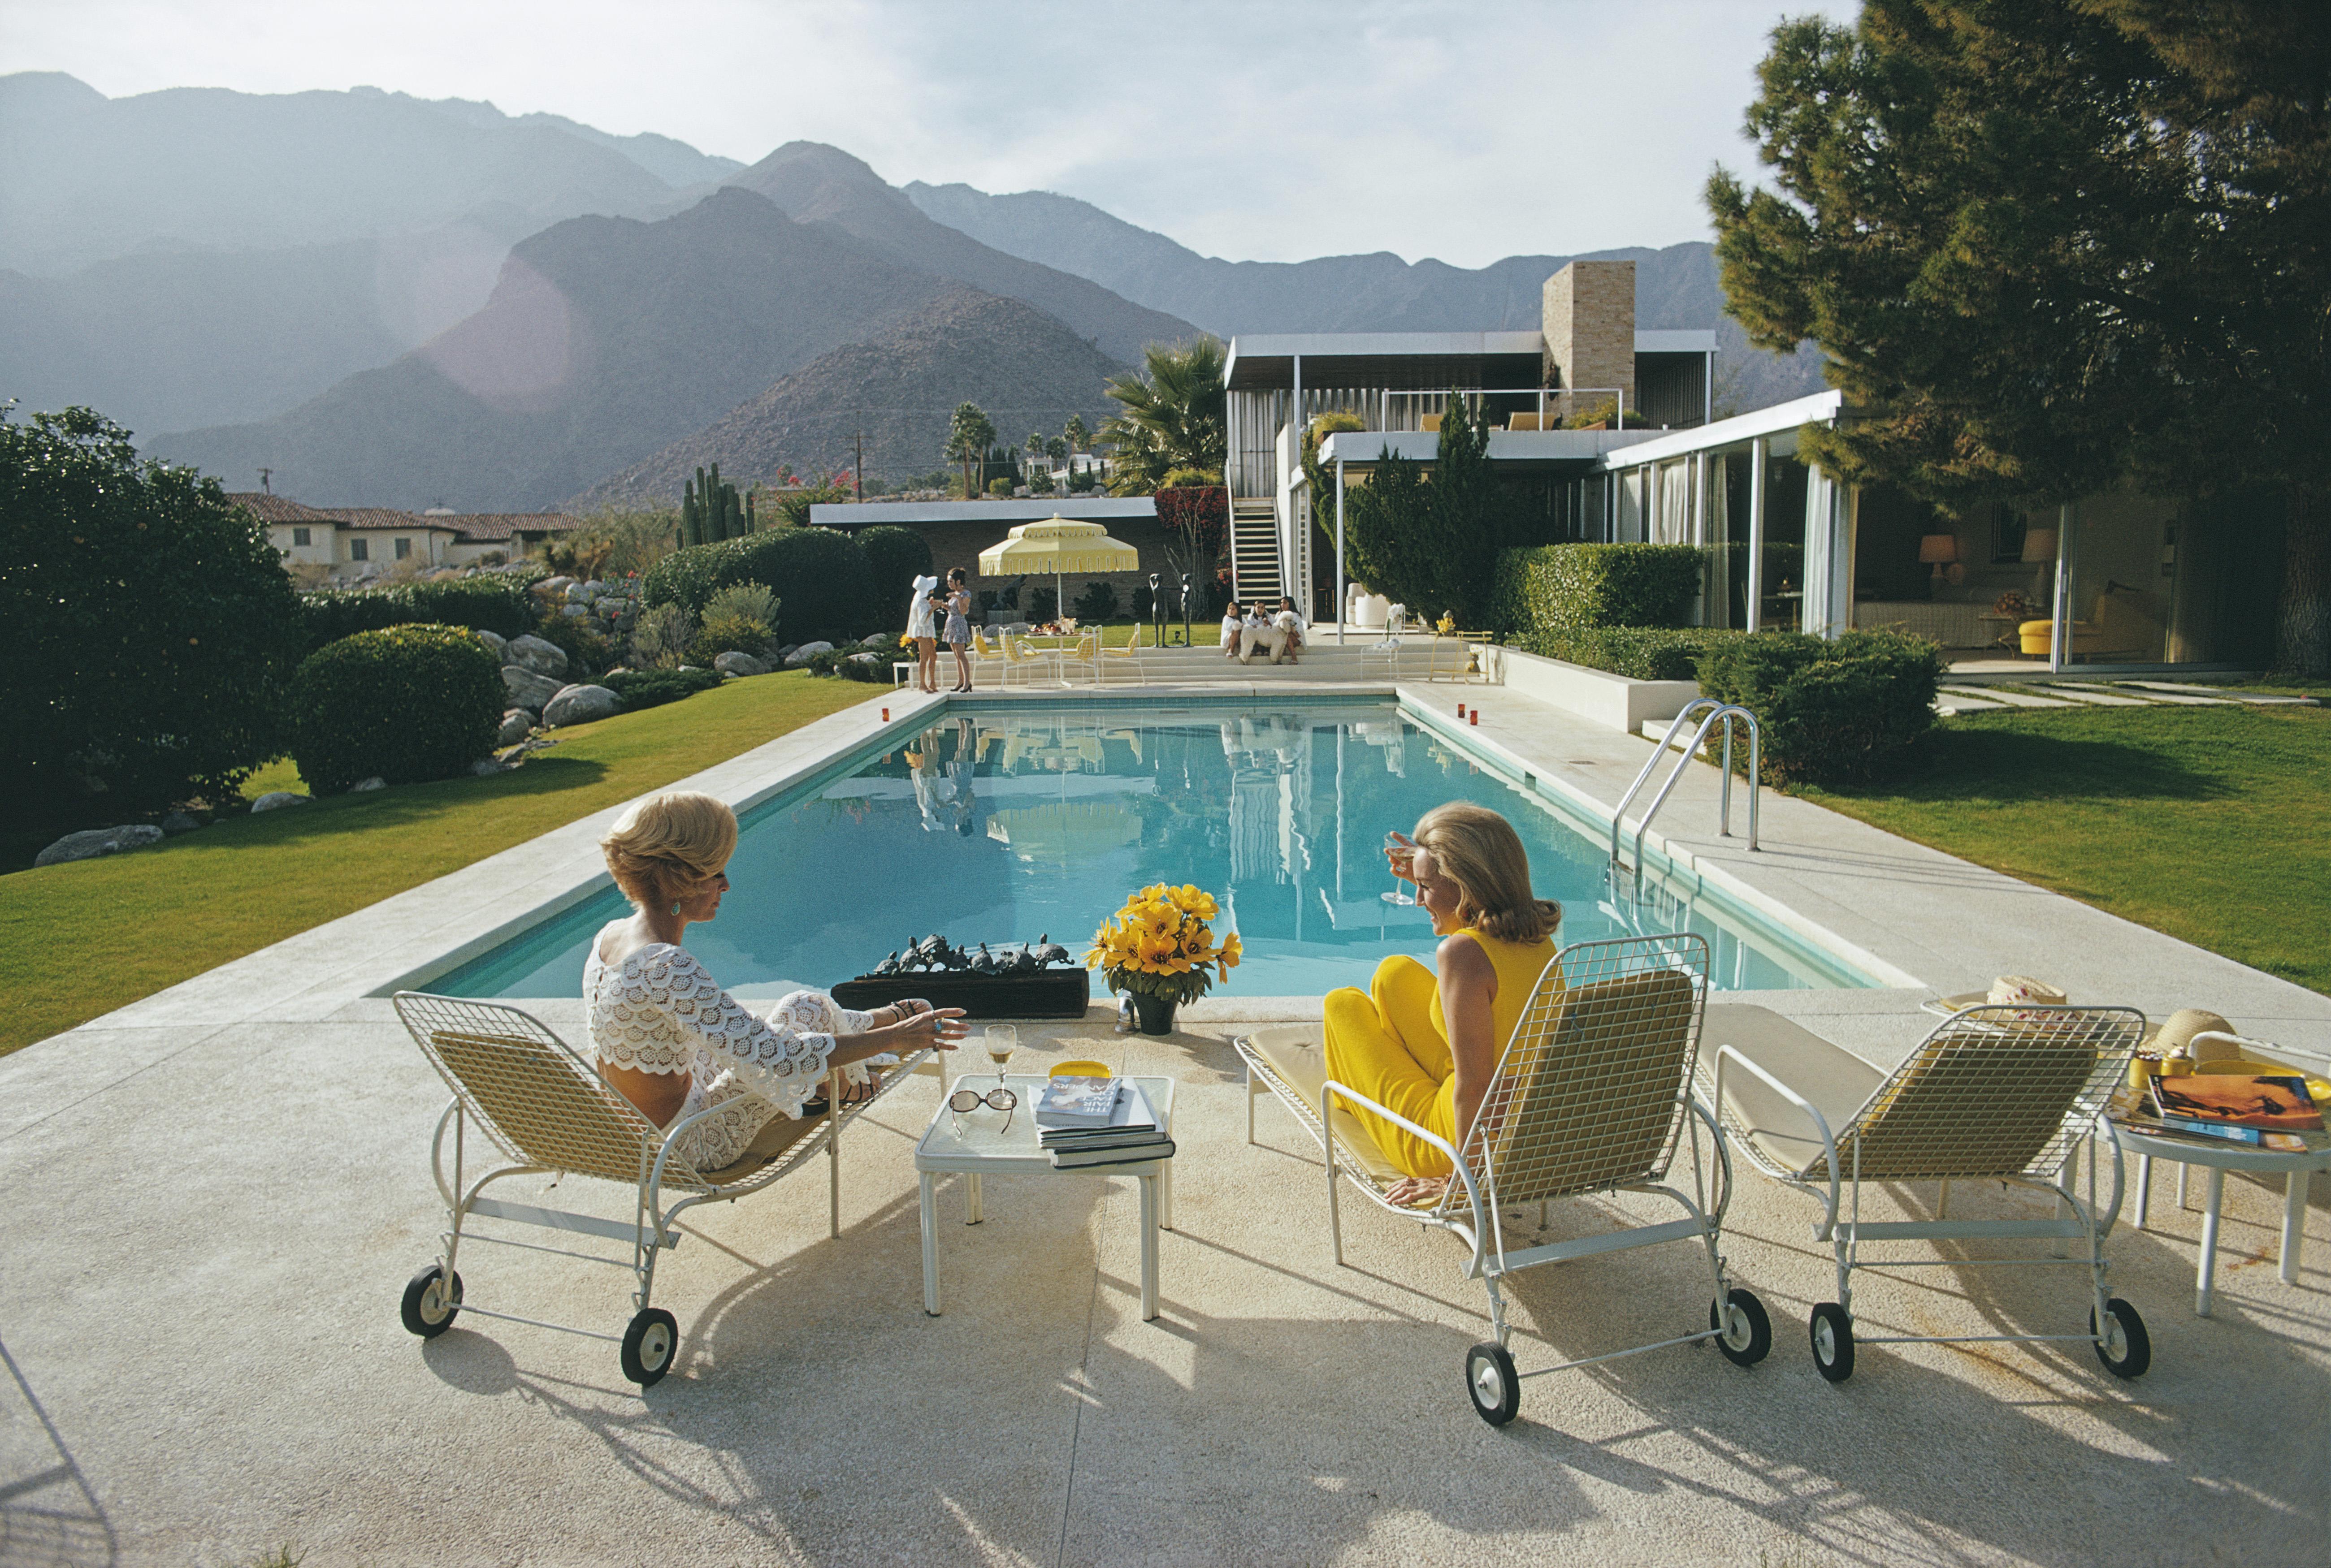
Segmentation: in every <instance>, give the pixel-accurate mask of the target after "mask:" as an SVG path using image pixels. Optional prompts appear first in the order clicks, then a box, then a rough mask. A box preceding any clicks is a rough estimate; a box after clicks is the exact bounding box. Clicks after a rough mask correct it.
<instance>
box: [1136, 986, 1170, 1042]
mask: <svg viewBox="0 0 2331 1568" xmlns="http://www.w3.org/2000/svg"><path fill="white" fill-rule="evenodd" d="M1179 1005H1180V1003H1178V1002H1177V1001H1175V999H1174V998H1173V997H1171V996H1152V995H1150V994H1149V993H1147V992H1146V991H1137V992H1135V993H1133V1021H1134V1022H1135V1023H1136V1024H1137V1025H1138V1026H1139V1028H1140V1030H1141V1032H1142V1033H1144V1034H1171V1033H1173V1032H1174V1009H1175V1008H1176V1007H1177V1006H1179Z"/></svg>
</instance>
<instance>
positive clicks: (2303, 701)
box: [2128, 680, 2322, 708]
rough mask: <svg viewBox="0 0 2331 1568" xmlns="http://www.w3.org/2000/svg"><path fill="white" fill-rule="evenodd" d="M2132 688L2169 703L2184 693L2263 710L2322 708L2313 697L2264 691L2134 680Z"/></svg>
mask: <svg viewBox="0 0 2331 1568" xmlns="http://www.w3.org/2000/svg"><path fill="white" fill-rule="evenodd" d="M2128 684H2129V685H2131V686H2140V687H2143V688H2144V689H2145V691H2147V692H2148V693H2155V694H2158V695H2157V698H2156V699H2157V700H2161V701H2168V700H2171V699H2172V694H2176V693H2184V694H2189V695H2191V696H2193V697H2195V698H2202V699H2204V700H2211V701H2219V702H2223V701H2228V700H2231V701H2234V702H2254V703H2257V704H2258V705H2259V706H2260V707H2261V708H2320V707H2321V706H2322V704H2321V703H2319V702H2317V700H2316V699H2315V698H2311V697H2271V696H2269V695H2268V694H2267V693H2265V692H2262V691H2233V690H2230V689H2227V688H2225V687H2222V686H2180V685H2179V684H2177V683H2176V682H2175V681H2174V680H2132V681H2129V682H2128Z"/></svg>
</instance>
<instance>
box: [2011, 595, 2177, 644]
mask: <svg viewBox="0 0 2331 1568" xmlns="http://www.w3.org/2000/svg"><path fill="white" fill-rule="evenodd" d="M2055 631H2056V629H2055V623H2054V622H2050V621H2026V622H2022V624H2021V625H2019V626H2017V627H2016V629H2015V633H2016V636H2017V637H2018V639H2020V640H2021V641H2022V646H2023V651H2024V653H2025V654H2026V655H2027V656H2028V657H2031V658H2037V659H2045V658H2047V657H2048V656H2049V654H2050V652H2051V651H2053V645H2054V642H2055ZM2160 649H2161V622H2160V620H2159V619H2158V618H2157V617H2156V616H2155V613H2154V611H2153V607H2152V601H2151V598H2150V596H2149V595H2147V594H2141V593H2139V592H2138V591H2137V590H2136V589H2135V588H2128V587H2124V586H2122V585H2121V584H2117V583H2113V584H2107V585H2106V588H2105V591H2104V592H2103V593H2101V594H2098V595H2097V605H2096V608H2095V610H2093V611H2092V612H2090V618H2089V619H2088V620H2086V621H2075V622H2072V652H2073V653H2074V654H2075V655H2087V656H2089V657H2097V656H2110V655H2116V654H2117V655H2120V656H2122V657H2127V658H2147V657H2151V658H2157V657H2159V655H2160Z"/></svg>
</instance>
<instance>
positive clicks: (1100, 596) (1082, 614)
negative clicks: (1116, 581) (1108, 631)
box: [1077, 583, 1117, 621]
mask: <svg viewBox="0 0 2331 1568" xmlns="http://www.w3.org/2000/svg"><path fill="white" fill-rule="evenodd" d="M1116 613H1117V590H1116V588H1114V587H1113V586H1111V585H1110V584H1107V583H1087V584H1085V585H1084V586H1083V587H1082V588H1081V589H1080V590H1079V591H1078V593H1077V619H1078V620H1080V621H1106V620H1108V618H1109V617H1110V616H1112V615H1114V614H1116Z"/></svg>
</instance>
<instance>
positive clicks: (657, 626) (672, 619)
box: [632, 604, 696, 670]
mask: <svg viewBox="0 0 2331 1568" xmlns="http://www.w3.org/2000/svg"><path fill="white" fill-rule="evenodd" d="M695 640H696V618H695V617H694V616H692V615H690V613H688V611H687V610H686V609H685V608H684V607H682V606H680V605H678V604H659V605H657V606H656V607H655V608H654V609H652V610H642V611H641V612H640V618H639V621H638V622H637V623H636V624H635V625H633V628H632V662H633V664H635V665H637V666H639V667H640V668H642V669H643V670H671V669H675V668H677V667H678V665H679V664H680V660H682V659H684V658H685V657H687V655H688V650H689V645H690V643H691V642H693V641H695Z"/></svg>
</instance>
